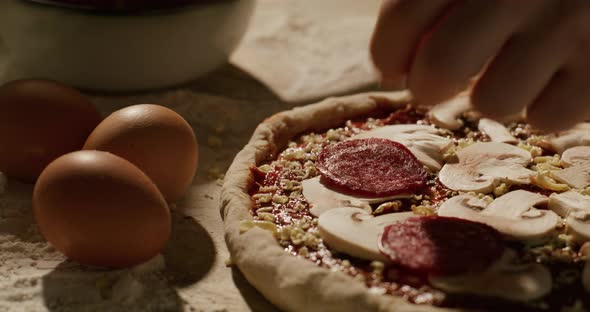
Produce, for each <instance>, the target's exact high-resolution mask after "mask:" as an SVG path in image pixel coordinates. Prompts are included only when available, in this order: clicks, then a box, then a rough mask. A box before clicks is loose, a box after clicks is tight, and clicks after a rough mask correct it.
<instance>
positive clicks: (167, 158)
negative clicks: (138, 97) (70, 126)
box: [84, 104, 198, 202]
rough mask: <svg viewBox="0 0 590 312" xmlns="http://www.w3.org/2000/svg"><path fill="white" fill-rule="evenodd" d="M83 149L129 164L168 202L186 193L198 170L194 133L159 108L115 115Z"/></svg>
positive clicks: (147, 107)
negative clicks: (137, 168) (122, 160)
mask: <svg viewBox="0 0 590 312" xmlns="http://www.w3.org/2000/svg"><path fill="white" fill-rule="evenodd" d="M84 149H86V150H101V151H108V152H111V153H113V154H116V155H118V156H121V157H123V158H125V159H127V160H129V161H130V162H132V163H133V164H135V165H136V166H137V167H139V168H140V169H141V170H143V171H144V172H145V173H146V174H147V175H148V176H149V177H150V178H151V179H152V181H154V183H156V185H157V186H158V188H159V189H160V191H161V192H162V194H163V195H164V197H165V198H166V199H167V200H168V201H169V202H174V201H176V200H177V199H179V198H180V197H181V196H182V195H183V194H184V193H185V192H186V190H187V189H188V188H189V186H190V184H191V183H192V180H193V178H194V175H195V172H196V170H197V162H198V147H197V141H196V137H195V133H194V132H193V130H192V128H191V127H190V125H189V124H188V123H187V122H186V120H184V118H182V116H180V115H178V114H177V113H176V112H174V111H173V110H171V109H168V108H166V107H163V106H159V105H152V104H140V105H134V106H129V107H126V108H123V109H121V110H119V111H116V112H114V113H113V114H111V115H110V116H108V117H107V118H106V119H105V120H104V121H103V122H102V123H101V124H100V125H98V127H96V129H95V130H94V131H93V132H92V134H90V136H89V137H88V140H87V141H86V144H85V145H84Z"/></svg>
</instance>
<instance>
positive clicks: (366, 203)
mask: <svg viewBox="0 0 590 312" xmlns="http://www.w3.org/2000/svg"><path fill="white" fill-rule="evenodd" d="M301 185H302V187H303V196H304V197H305V199H307V202H308V203H309V204H310V205H311V209H310V212H311V214H312V215H314V216H316V217H318V216H320V215H321V214H323V213H324V212H326V211H328V210H330V209H333V208H336V207H356V208H360V209H364V210H366V211H369V212H370V211H371V206H370V204H379V203H383V202H386V201H389V200H393V199H399V198H410V197H412V195H410V194H400V195H394V196H387V197H375V198H369V197H362V196H354V195H349V194H344V193H340V192H338V191H336V190H332V189H330V188H328V187H326V186H325V185H324V184H323V183H322V182H321V181H320V177H315V178H312V179H307V180H303V182H301Z"/></svg>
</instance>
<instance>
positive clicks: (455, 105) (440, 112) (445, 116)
mask: <svg viewBox="0 0 590 312" xmlns="http://www.w3.org/2000/svg"><path fill="white" fill-rule="evenodd" d="M470 108H471V103H470V101H469V94H462V95H459V96H457V97H454V98H452V99H450V100H448V101H445V102H442V103H440V104H438V105H436V106H434V107H433V108H432V109H431V110H430V112H429V113H428V117H429V119H430V122H432V123H433V124H434V125H436V126H437V127H440V128H444V129H449V130H457V129H459V128H461V127H462V126H463V121H462V120H461V119H459V118H460V117H461V115H462V114H463V113H464V112H466V111H468V110H469V109H470Z"/></svg>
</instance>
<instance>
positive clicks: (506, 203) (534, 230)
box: [438, 190, 561, 241]
mask: <svg viewBox="0 0 590 312" xmlns="http://www.w3.org/2000/svg"><path fill="white" fill-rule="evenodd" d="M547 202H548V198H547V197H546V196H543V195H541V194H537V193H532V192H529V191H525V190H516V191H512V192H509V193H506V194H505V195H502V196H500V197H498V198H496V199H495V200H494V201H492V202H490V201H486V200H483V199H480V198H478V197H476V196H473V195H468V194H464V195H459V196H455V197H453V198H450V199H448V200H446V201H445V202H444V203H443V204H442V205H441V206H440V208H439V210H438V214H439V215H440V216H447V217H456V218H461V219H466V220H471V221H475V222H481V223H485V224H487V225H489V226H491V227H493V228H495V229H496V230H498V231H499V232H501V233H502V234H504V235H507V236H509V237H513V238H517V239H521V240H528V241H531V240H532V241H536V240H541V239H545V238H546V237H547V236H548V235H549V234H551V233H553V231H554V230H555V228H556V227H557V226H558V225H559V223H560V221H561V219H560V218H559V216H558V215H557V214H555V213H554V212H553V211H550V210H546V209H538V208H536V207H535V206H538V205H547Z"/></svg>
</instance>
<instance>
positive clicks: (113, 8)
mask: <svg viewBox="0 0 590 312" xmlns="http://www.w3.org/2000/svg"><path fill="white" fill-rule="evenodd" d="M21 1H22V2H23V3H26V4H28V5H33V6H39V7H42V6H45V7H48V8H54V9H55V8H57V9H62V10H68V11H72V12H76V13H82V14H87V15H101V16H129V15H131V16H137V15H160V14H171V13H177V12H179V11H184V10H186V9H187V8H190V7H205V6H207V7H209V6H213V5H224V4H229V3H232V2H238V1H240V0H177V1H175V3H171V2H173V1H158V3H160V5H156V4H152V5H150V6H147V7H144V8H140V7H136V6H129V7H120V6H117V3H120V2H121V1H110V3H109V4H106V5H104V6H99V7H96V6H94V5H85V4H76V3H68V2H63V1H60V0H21Z"/></svg>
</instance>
